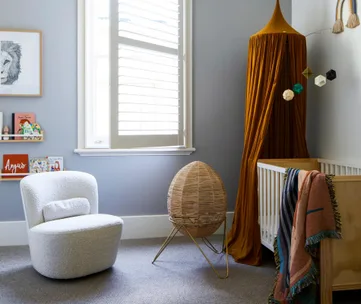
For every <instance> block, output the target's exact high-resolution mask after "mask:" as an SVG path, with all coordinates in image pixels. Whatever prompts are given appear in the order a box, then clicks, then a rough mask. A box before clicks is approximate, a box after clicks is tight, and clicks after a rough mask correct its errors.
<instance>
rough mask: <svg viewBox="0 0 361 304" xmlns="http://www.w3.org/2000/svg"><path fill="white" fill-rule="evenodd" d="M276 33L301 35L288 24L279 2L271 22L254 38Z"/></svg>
mask: <svg viewBox="0 0 361 304" xmlns="http://www.w3.org/2000/svg"><path fill="white" fill-rule="evenodd" d="M275 33H288V34H297V35H301V34H300V33H299V32H297V31H296V30H295V29H294V28H293V27H292V26H290V25H289V24H288V23H287V21H286V19H285V18H284V16H283V14H282V10H281V6H280V2H279V0H277V2H276V7H275V10H274V12H273V16H272V18H271V20H270V21H269V22H268V24H267V25H266V26H265V27H264V28H263V29H262V30H260V31H259V32H258V33H256V34H255V35H253V36H256V35H262V34H275Z"/></svg>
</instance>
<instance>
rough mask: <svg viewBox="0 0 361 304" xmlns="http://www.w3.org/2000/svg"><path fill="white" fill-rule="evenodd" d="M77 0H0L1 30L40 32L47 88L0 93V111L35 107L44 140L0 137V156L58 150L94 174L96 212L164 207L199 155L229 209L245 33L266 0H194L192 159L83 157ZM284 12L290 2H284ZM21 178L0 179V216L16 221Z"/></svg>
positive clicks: (261, 21)
mask: <svg viewBox="0 0 361 304" xmlns="http://www.w3.org/2000/svg"><path fill="white" fill-rule="evenodd" d="M76 2H77V1H76V0H61V1H60V0H58V1H54V0H52V1H49V0H31V1H29V0H0V28H23V29H36V30H41V31H43V38H44V49H43V50H44V53H43V60H44V70H43V78H44V94H43V97H41V98H10V97H0V112H4V113H5V122H6V123H8V124H10V117H11V113H12V112H19V111H33V112H36V115H37V120H38V122H39V123H40V124H41V125H42V127H43V128H44V130H45V132H46V134H45V135H46V137H45V142H44V143H31V144H24V143H23V144H15V143H13V144H9V143H2V144H0V156H1V159H2V154H4V153H28V154H29V156H46V155H63V156H64V159H65V167H66V168H67V169H68V170H82V171H86V172H89V173H91V174H94V175H95V177H96V178H97V180H98V183H99V191H100V193H99V195H100V212H107V213H111V214H115V215H152V214H166V212H167V207H166V199H167V190H168V187H169V184H170V182H171V180H172V178H173V176H174V175H175V174H176V172H177V171H178V170H179V169H180V168H182V167H183V166H184V165H186V164H187V163H189V162H191V161H194V160H201V161H204V162H206V163H208V164H209V165H211V166H212V167H213V168H214V169H215V170H216V171H218V173H219V174H220V175H221V177H222V179H223V181H224V183H225V186H226V190H227V192H228V197H229V207H228V208H229V210H233V208H234V203H235V199H236V194H237V186H238V177H239V170H240V162H241V156H242V147H243V123H244V118H243V117H244V96H245V85H246V83H245V76H246V63H247V48H248V39H249V36H250V35H252V34H253V33H255V32H257V31H258V30H259V29H261V28H262V27H263V26H264V25H265V24H266V23H267V21H268V20H269V18H270V17H271V14H272V11H273V8H274V2H275V1H273V0H272V1H271V0H267V1H264V0H253V1H249V0H221V1H220V0H194V1H193V2H194V142H195V147H196V149H197V151H196V153H194V154H192V155H191V156H167V157H164V156H149V157H143V156H142V157H140V156H129V157H118V158H116V157H113V158H82V157H80V156H78V155H75V154H74V153H73V151H74V149H75V148H76V145H77V69H76V66H77V61H76V59H77V50H76V43H77V40H76V39H77V20H76V19H77V9H76V8H77V5H76ZM281 5H282V9H283V11H284V13H285V16H286V18H287V19H288V20H289V21H290V18H291V0H283V1H281ZM23 219H24V215H23V210H22V204H21V197H20V193H19V182H3V183H0V221H14V220H23Z"/></svg>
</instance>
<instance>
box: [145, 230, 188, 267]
mask: <svg viewBox="0 0 361 304" xmlns="http://www.w3.org/2000/svg"><path fill="white" fill-rule="evenodd" d="M181 227H182V226H180V227H173V229H172V231H171V233H170V234H169V235H168V237H167V239H166V240H165V241H164V243H163V245H162V247H160V249H159V251H158V253H157V255H156V256H155V258H154V260H153V262H152V264H154V262H155V261H156V260H157V259H158V257H159V256H160V255H161V254H162V252H163V251H164V249H165V248H166V247H167V246H168V245H169V243H170V242H171V241H172V240H173V238H174V237H175V236H176V234H177V233H178V231H179V229H180V228H181Z"/></svg>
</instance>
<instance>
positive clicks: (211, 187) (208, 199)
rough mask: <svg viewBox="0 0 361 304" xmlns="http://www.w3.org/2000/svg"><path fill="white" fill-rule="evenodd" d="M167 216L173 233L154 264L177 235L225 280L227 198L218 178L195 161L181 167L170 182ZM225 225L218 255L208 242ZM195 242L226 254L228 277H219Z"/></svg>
mask: <svg viewBox="0 0 361 304" xmlns="http://www.w3.org/2000/svg"><path fill="white" fill-rule="evenodd" d="M167 205H168V214H169V220H170V221H171V222H172V224H173V229H172V231H171V233H170V234H169V236H168V238H167V239H166V240H165V242H164V244H163V245H162V247H161V248H160V250H159V252H158V254H157V255H156V257H155V258H154V260H153V263H154V262H155V261H156V259H157V258H158V257H159V256H160V254H161V253H162V252H163V250H164V249H165V248H166V247H167V246H168V245H169V243H170V242H171V241H172V239H173V238H174V236H175V235H176V234H177V233H178V232H180V233H182V234H183V235H187V236H189V237H190V238H191V239H192V241H193V242H194V243H195V244H196V246H197V247H198V249H199V250H200V251H201V253H202V254H203V256H204V257H205V258H206V260H207V262H208V263H209V265H210V266H211V267H212V269H213V271H214V272H215V273H216V274H217V276H218V277H220V278H227V277H228V272H229V270H228V244H227V243H225V240H226V237H225V235H226V227H227V220H226V214H227V195H226V191H225V188H224V185H223V182H222V180H221V178H220V177H219V175H218V174H217V173H216V172H215V171H214V170H213V169H212V168H211V167H210V166H209V165H207V164H206V163H203V162H200V161H195V162H192V163H190V164H188V165H186V166H185V167H183V168H182V169H181V170H180V171H179V172H178V173H177V174H176V175H175V177H174V178H173V180H172V183H171V185H170V187H169V191H168V201H167ZM222 224H224V232H223V245H225V246H223V248H222V250H221V251H217V249H216V248H215V247H214V246H213V245H212V243H211V242H210V241H209V240H208V239H207V237H210V236H211V235H212V234H213V233H215V232H216V231H217V230H218V228H219V227H220V226H221V225H222ZM196 238H201V239H202V240H203V242H204V243H205V244H206V245H207V247H208V248H210V249H211V250H212V251H213V252H214V253H217V254H222V253H223V251H224V250H225V251H226V264H227V274H226V276H225V277H221V276H220V275H219V274H218V272H217V271H216V269H215V268H214V266H213V264H212V263H211V261H210V260H209V258H208V257H207V256H206V254H205V252H204V251H203V250H202V248H201V247H200V246H199V244H198V243H197V241H196Z"/></svg>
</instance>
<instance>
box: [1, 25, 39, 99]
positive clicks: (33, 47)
mask: <svg viewBox="0 0 361 304" xmlns="http://www.w3.org/2000/svg"><path fill="white" fill-rule="evenodd" d="M0 70H1V83H0V96H42V33H41V31H30V30H5V29H0Z"/></svg>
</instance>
